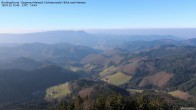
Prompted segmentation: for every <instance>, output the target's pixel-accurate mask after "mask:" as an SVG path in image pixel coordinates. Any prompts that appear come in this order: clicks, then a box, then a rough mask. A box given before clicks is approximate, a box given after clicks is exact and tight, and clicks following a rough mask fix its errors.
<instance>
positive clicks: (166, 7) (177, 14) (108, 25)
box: [0, 0, 196, 33]
mask: <svg viewBox="0 0 196 110" xmlns="http://www.w3.org/2000/svg"><path fill="white" fill-rule="evenodd" d="M1 1H5V0H0V2H1ZM7 1H9V0H7ZM12 1H22V0H12ZM23 1H36V0H23ZM37 1H42V0H37ZM48 1H60V0H48ZM65 1H66V0H65ZM70 1H72V0H70ZM74 1H75V0H74ZM80 1H81V0H80ZM83 1H85V2H86V4H85V5H79V4H76V5H40V6H38V7H2V6H0V33H12V32H13V33H17V32H30V31H45V30H83V29H132V28H134V29H135V28H196V0H83Z"/></svg>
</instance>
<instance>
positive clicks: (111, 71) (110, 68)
mask: <svg viewBox="0 0 196 110" xmlns="http://www.w3.org/2000/svg"><path fill="white" fill-rule="evenodd" d="M115 71H116V68H115V67H114V66H111V67H109V68H106V69H105V70H103V71H102V72H101V73H99V74H100V75H101V76H105V75H109V74H111V73H113V72H115Z"/></svg>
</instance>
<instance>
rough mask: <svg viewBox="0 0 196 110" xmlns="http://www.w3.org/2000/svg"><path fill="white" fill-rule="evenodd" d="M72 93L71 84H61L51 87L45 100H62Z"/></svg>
mask: <svg viewBox="0 0 196 110" xmlns="http://www.w3.org/2000/svg"><path fill="white" fill-rule="evenodd" d="M69 93H71V91H70V89H69V83H64V84H60V85H57V86H53V87H50V88H48V89H47V90H46V95H45V99H46V100H47V101H51V100H55V99H61V98H63V97H65V96H67V95H68V94H69Z"/></svg>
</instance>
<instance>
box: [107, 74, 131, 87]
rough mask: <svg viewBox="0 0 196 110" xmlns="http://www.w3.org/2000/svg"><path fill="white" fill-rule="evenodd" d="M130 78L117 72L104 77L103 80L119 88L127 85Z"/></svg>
mask: <svg viewBox="0 0 196 110" xmlns="http://www.w3.org/2000/svg"><path fill="white" fill-rule="evenodd" d="M131 78H132V77H131V76H129V75H126V74H124V73H122V72H118V73H116V74H113V75H108V76H106V77H105V78H104V80H105V81H107V82H109V83H111V84H114V85H117V86H119V85H122V84H125V83H127V82H128V81H129V80H130V79H131Z"/></svg>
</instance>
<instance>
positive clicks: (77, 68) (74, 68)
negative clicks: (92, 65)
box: [64, 66, 84, 72]
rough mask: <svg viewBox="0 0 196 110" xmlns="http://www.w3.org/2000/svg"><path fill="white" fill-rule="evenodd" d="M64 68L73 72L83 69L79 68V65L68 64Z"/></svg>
mask: <svg viewBox="0 0 196 110" xmlns="http://www.w3.org/2000/svg"><path fill="white" fill-rule="evenodd" d="M64 68H65V69H68V70H71V71H73V72H78V71H83V70H84V69H82V68H80V67H75V66H68V67H64Z"/></svg>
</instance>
